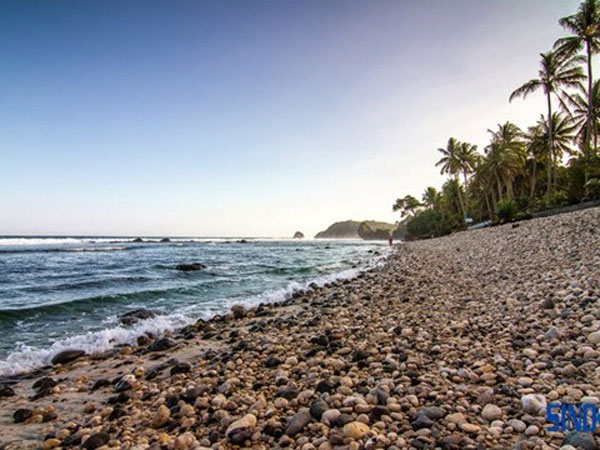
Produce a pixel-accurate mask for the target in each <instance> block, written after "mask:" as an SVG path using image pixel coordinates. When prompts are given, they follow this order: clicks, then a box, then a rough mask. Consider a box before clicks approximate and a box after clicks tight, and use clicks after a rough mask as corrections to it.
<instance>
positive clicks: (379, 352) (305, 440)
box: [0, 208, 600, 450]
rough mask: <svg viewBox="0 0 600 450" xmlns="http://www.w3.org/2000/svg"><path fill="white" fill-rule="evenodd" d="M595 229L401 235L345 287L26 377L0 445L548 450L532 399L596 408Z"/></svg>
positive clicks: (549, 223)
mask: <svg viewBox="0 0 600 450" xmlns="http://www.w3.org/2000/svg"><path fill="white" fill-rule="evenodd" d="M598 223H600V209H599V208H593V209H589V210H585V211H581V212H575V213H569V214H563V215H559V216H553V217H549V218H543V219H534V220H530V221H526V222H520V223H519V224H515V225H511V224H508V225H503V226H499V227H494V228H488V229H483V230H476V231H469V232H462V233H456V234H453V235H451V236H447V237H443V238H438V239H432V240H427V241H417V242H410V243H403V244H402V245H401V246H397V247H396V250H395V252H394V254H393V255H392V256H391V257H390V258H389V259H388V260H387V261H386V262H385V264H384V265H383V266H381V267H375V268H373V269H371V270H368V271H365V272H362V273H360V274H358V275H357V276H356V277H354V278H351V279H348V280H343V281H339V282H335V283H332V284H331V285H330V286H328V287H317V288H313V289H312V290H310V291H306V292H301V293H298V294H297V295H294V296H293V297H291V298H290V299H288V300H285V301H283V302H279V303H273V304H266V305H264V306H263V307H253V308H248V309H244V310H242V309H239V308H234V310H233V311H232V312H231V313H229V314H228V315H227V316H216V317H214V318H213V319H211V320H208V321H198V322H197V323H196V324H194V325H191V326H188V327H185V328H184V329H182V330H178V331H176V332H174V333H171V335H170V336H168V337H167V339H159V340H157V341H155V342H151V341H148V342H145V343H144V344H145V345H143V346H123V347H120V348H118V349H117V350H116V351H115V352H109V354H104V355H96V356H92V357H87V356H86V357H83V358H79V359H76V360H75V361H74V362H71V363H68V364H66V365H64V366H56V367H53V368H50V369H49V371H48V372H45V373H44V374H42V373H33V374H31V375H29V376H28V377H27V378H23V379H21V380H19V381H18V382H17V383H16V384H14V385H11V386H10V388H11V389H12V390H14V392H15V395H13V396H9V397H4V398H0V405H1V411H0V430H1V431H2V433H0V444H4V445H2V446H0V448H7V449H9V448H15V449H16V448H19V449H21V448H39V446H40V445H44V447H45V448H53V446H54V447H58V446H71V445H81V444H84V443H85V442H88V444H86V448H100V447H102V446H104V447H102V448H140V449H141V448H178V449H185V448H190V449H192V448H205V447H212V448H235V447H236V446H244V445H246V446H248V447H253V448H273V447H277V446H281V447H290V448H302V449H304V450H310V449H313V448H318V449H322V450H327V449H330V448H340V449H359V448H392V449H394V448H411V447H412V448H428V447H433V446H443V447H445V448H473V449H475V448H477V446H478V445H483V446H485V448H513V447H515V445H516V446H519V447H518V448H522V449H526V448H536V446H538V447H539V448H559V446H560V444H561V443H562V442H563V439H564V437H565V434H564V433H560V432H557V433H550V432H548V431H547V430H546V428H547V426H548V425H549V424H547V423H546V420H545V406H544V408H543V411H542V407H541V406H542V403H543V402H549V401H551V400H561V401H563V402H568V401H570V402H571V403H576V402H580V401H585V402H590V403H598V402H600V378H599V376H598V374H597V371H596V369H597V368H598V361H599V360H600V353H599V352H598V351H597V350H596V347H597V345H598V344H600V337H599V338H598V341H596V338H595V337H592V336H593V335H594V333H596V332H597V331H598V330H599V329H600V320H599V319H600V310H597V309H596V307H597V305H596V303H597V300H598V296H599V294H600V286H598V280H597V274H598V273H600V238H599V235H598V233H597V232H596V227H597V224H598ZM599 336H600V334H599ZM110 353H114V354H110ZM42 375H45V377H46V378H45V380H46V381H43V382H41V383H38V385H36V386H37V387H36V389H34V388H33V385H34V381H35V379H36V378H39V377H41V376H42ZM48 377H49V378H51V380H52V381H48ZM100 380H106V381H100ZM40 384H41V387H40V386H39V385H40ZM94 387H95V388H96V389H93V388H94ZM92 389H93V390H92ZM3 392H4V394H6V393H7V391H6V390H4V391H3ZM34 396H36V397H39V398H36V399H35V400H32V399H31V397H34ZM538 396H542V397H543V401H542V398H540V397H538ZM51 408H53V409H54V410H51ZM17 410H21V411H23V412H21V413H20V414H21V415H20V416H19V418H21V417H25V416H27V417H25V419H24V421H23V422H20V423H15V421H14V417H13V414H14V413H15V411H17ZM25 410H26V411H25ZM240 420H241V421H240ZM592 439H593V438H592ZM89 440H91V441H89ZM44 441H45V443H43V442H44ZM11 442H12V443H11ZM544 446H546V447H544Z"/></svg>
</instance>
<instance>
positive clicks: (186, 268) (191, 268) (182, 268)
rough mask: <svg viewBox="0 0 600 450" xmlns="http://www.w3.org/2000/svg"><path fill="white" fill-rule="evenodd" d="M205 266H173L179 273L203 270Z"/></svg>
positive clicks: (197, 264) (192, 264) (196, 264)
mask: <svg viewBox="0 0 600 450" xmlns="http://www.w3.org/2000/svg"><path fill="white" fill-rule="evenodd" d="M204 269H206V266H205V265H204V264H200V263H191V264H178V265H176V266H175V270H179V271H181V272H193V271H196V270H204Z"/></svg>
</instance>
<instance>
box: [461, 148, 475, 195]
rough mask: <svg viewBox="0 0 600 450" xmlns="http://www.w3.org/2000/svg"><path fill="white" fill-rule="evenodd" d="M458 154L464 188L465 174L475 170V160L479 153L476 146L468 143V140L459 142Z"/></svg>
mask: <svg viewBox="0 0 600 450" xmlns="http://www.w3.org/2000/svg"><path fill="white" fill-rule="evenodd" d="M458 156H459V159H460V163H461V167H462V170H461V171H462V174H463V177H464V184H465V189H466V187H467V176H468V175H469V174H471V173H473V172H474V171H475V167H476V165H477V161H478V159H479V156H480V155H479V153H477V146H476V145H473V144H469V143H468V142H461V143H460V147H459V152H458Z"/></svg>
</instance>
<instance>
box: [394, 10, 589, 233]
mask: <svg viewBox="0 0 600 450" xmlns="http://www.w3.org/2000/svg"><path fill="white" fill-rule="evenodd" d="M558 23H559V24H560V26H561V27H562V28H563V29H564V30H565V31H566V32H567V35H566V36H564V37H561V38H559V39H558V40H557V41H556V42H555V43H554V46H553V48H552V49H551V50H549V51H547V52H545V53H541V54H540V66H539V70H538V73H537V76H536V77H535V78H533V79H531V80H529V81H527V82H525V83H524V84H523V85H522V86H520V87H518V88H517V89H515V90H514V91H513V92H512V93H511V94H510V96H509V98H508V100H509V101H510V102H512V101H514V100H516V99H517V98H520V97H521V98H526V97H528V96H529V95H530V94H534V93H541V94H543V95H544V96H545V99H546V104H547V110H546V111H545V112H544V113H543V114H541V115H540V118H539V120H538V121H537V122H536V123H534V124H532V125H531V126H529V127H528V128H527V129H521V128H519V127H518V126H517V125H515V124H514V123H511V122H505V123H501V124H498V125H497V126H496V127H495V128H493V129H489V130H488V132H489V135H490V141H489V144H488V145H487V146H486V147H485V148H484V149H483V153H481V152H479V151H478V149H477V146H476V145H473V144H470V143H468V142H461V141H459V140H457V139H455V138H453V137H451V138H450V139H448V142H447V143H446V145H445V146H444V147H442V148H438V151H439V152H440V154H441V159H440V160H439V161H438V162H437V163H436V166H438V167H440V169H441V173H442V174H447V175H448V176H449V178H448V180H447V181H446V182H445V183H444V184H443V185H442V187H441V190H439V191H438V189H436V188H434V187H427V188H426V189H425V192H424V193H423V195H422V198H421V200H419V199H417V198H415V197H413V196H411V195H407V196H405V197H403V198H399V199H397V200H396V202H395V203H394V205H393V207H392V208H393V210H394V211H399V212H400V213H401V215H402V217H403V218H404V220H403V221H402V222H400V227H399V229H398V234H400V235H404V236H406V237H408V238H424V237H434V236H441V235H444V234H448V233H451V232H453V231H457V230H461V229H465V228H466V226H467V225H468V224H469V223H471V222H474V223H479V222H485V221H491V222H502V221H509V220H513V219H518V218H525V217H528V216H530V214H531V213H533V212H536V211H540V210H544V209H548V208H553V207H557V206H562V205H569V204H576V203H580V202H583V201H587V200H596V199H600V156H599V152H598V138H599V134H600V80H594V78H593V74H592V58H593V57H594V55H596V54H597V53H598V52H599V51H600V0H584V1H583V2H582V3H581V4H580V5H579V7H578V10H577V11H576V12H575V13H574V14H572V15H570V16H567V17H563V18H561V19H560V20H559V21H558Z"/></svg>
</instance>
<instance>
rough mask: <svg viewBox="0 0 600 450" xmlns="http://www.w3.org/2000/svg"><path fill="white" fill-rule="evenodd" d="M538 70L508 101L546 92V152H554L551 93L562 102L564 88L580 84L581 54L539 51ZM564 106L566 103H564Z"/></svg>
mask: <svg viewBox="0 0 600 450" xmlns="http://www.w3.org/2000/svg"><path fill="white" fill-rule="evenodd" d="M540 56H541V57H542V59H541V63H540V70H539V71H538V77H537V78H534V79H532V80H529V81H528V82H526V83H525V84H523V85H522V86H521V87H519V88H518V89H517V90H515V91H514V92H513V93H512V94H510V97H509V101H512V100H514V99H515V98H517V97H523V98H525V97H527V96H528V95H529V94H531V93H532V92H535V91H537V90H538V89H542V91H543V92H544V94H546V101H547V104H548V124H549V129H548V131H549V133H548V137H549V139H548V152H549V154H550V155H552V154H554V139H553V130H552V94H555V96H556V97H557V99H558V100H559V102H560V103H561V104H564V101H563V100H562V97H561V96H560V95H559V94H561V93H562V92H564V90H565V89H566V88H573V87H578V86H580V83H581V80H582V79H584V78H585V76H584V75H583V71H582V70H581V67H579V66H578V64H580V63H581V62H582V61H583V60H584V58H583V57H582V56H570V55H568V54H567V53H566V52H552V51H550V52H546V53H541V54H540ZM565 107H566V105H565ZM546 204H547V205H549V204H550V189H548V190H547V192H546Z"/></svg>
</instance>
